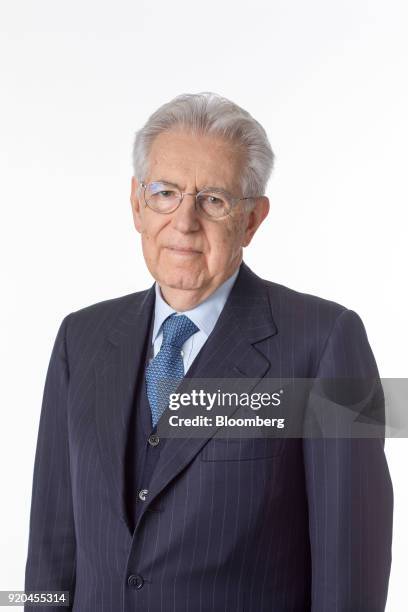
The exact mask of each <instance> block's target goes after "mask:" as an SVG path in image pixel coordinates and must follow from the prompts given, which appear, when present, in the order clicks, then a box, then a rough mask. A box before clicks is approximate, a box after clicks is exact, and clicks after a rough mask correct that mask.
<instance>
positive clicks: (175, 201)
mask: <svg viewBox="0 0 408 612" xmlns="http://www.w3.org/2000/svg"><path fill="white" fill-rule="evenodd" d="M140 186H141V187H142V188H143V197H144V201H145V204H146V206H148V207H149V208H150V209H151V210H154V211H155V212H157V213H160V214H163V215H167V214H169V213H172V212H174V211H175V210H176V209H177V208H178V207H179V206H180V204H181V202H182V201H183V198H184V196H185V195H192V196H194V197H195V205H196V209H197V210H199V211H200V212H201V213H203V214H204V215H205V216H207V217H210V218H211V219H223V218H224V217H227V216H228V215H229V214H230V213H231V211H232V208H233V207H234V206H236V205H237V204H238V202H239V201H241V200H251V199H253V197H254V196H251V197H246V198H238V197H235V196H233V195H231V194H230V193H228V192H227V191H224V190H223V189H214V188H212V189H203V190H202V191H199V192H198V193H197V194H196V193H186V192H184V193H183V192H182V191H180V189H179V188H178V187H177V185H174V184H173V183H167V182H164V181H153V182H151V183H148V184H146V183H144V182H143V181H141V182H140Z"/></svg>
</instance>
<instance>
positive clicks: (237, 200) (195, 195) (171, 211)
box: [139, 180, 262, 219]
mask: <svg viewBox="0 0 408 612" xmlns="http://www.w3.org/2000/svg"><path fill="white" fill-rule="evenodd" d="M152 183H164V184H166V185H172V187H176V188H177V191H178V192H179V193H180V196H181V197H180V201H179V203H178V204H177V206H176V207H175V208H173V209H172V210H169V211H167V212H163V211H159V210H155V209H154V208H151V207H150V206H149V205H148V203H147V201H146V188H147V187H148V186H149V185H151V184H152ZM139 186H140V187H143V200H144V203H145V206H147V207H148V208H150V210H152V211H153V212H156V213H158V214H159V215H171V213H173V212H174V211H176V210H177V209H178V208H179V207H180V205H181V203H182V201H183V199H184V196H185V195H191V196H194V200H195V209H196V210H199V211H200V212H202V213H203V214H204V215H205V216H206V217H207V218H208V219H226V218H227V217H229V215H230V214H231V212H232V209H233V207H234V206H236V205H237V203H238V202H240V201H241V200H256V199H257V198H259V197H262V196H247V197H245V198H238V197H236V196H233V195H232V194H230V193H229V192H228V191H225V190H223V189H219V190H218V191H219V193H224V194H226V195H227V196H228V198H229V200H230V201H231V207H230V210H229V211H228V213H227V214H226V215H223V216H222V217H216V216H214V217H212V216H211V215H209V214H207V213H206V212H205V211H203V210H202V209H201V207H198V206H197V198H198V196H199V195H200V194H202V193H206V192H207V191H211V189H209V190H207V189H201V191H198V192H197V193H188V192H187V191H184V192H183V191H181V189H180V188H179V187H178V186H177V185H174V184H173V183H168V182H167V181H150V182H149V183H145V182H144V181H142V180H141V181H139Z"/></svg>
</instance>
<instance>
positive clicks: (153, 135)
mask: <svg viewBox="0 0 408 612" xmlns="http://www.w3.org/2000/svg"><path fill="white" fill-rule="evenodd" d="M133 153H134V156H133V163H134V176H133V177H132V183H131V198H130V199H131V205H132V214H133V219H134V224H135V227H136V230H137V232H138V233H139V234H140V236H141V241H142V248H143V255H144V259H145V261H146V265H147V267H148V269H149V271H150V273H151V275H152V277H153V278H154V279H155V283H154V284H153V285H152V286H151V287H150V288H149V289H147V290H145V291H138V292H136V293H131V294H130V295H125V296H122V297H117V298H114V299H111V300H107V301H103V302H100V303H97V304H93V305H91V306H88V307H86V308H82V309H81V310H78V311H76V312H72V313H70V314H68V315H67V316H66V317H65V318H64V319H63V321H62V323H61V326H60V329H59V331H58V334H57V337H56V340H55V345H54V348H53V352H52V355H51V360H50V365H49V369H48V372H47V378H46V382H45V389H44V397H43V405H42V410H41V419H40V425H39V432H38V441H37V450H36V456H35V466H34V476H33V491H32V506H31V515H30V536H29V546H28V557H27V563H26V575H25V590H26V591H34V590H35V591H39V590H41V591H68V592H69V595H70V602H69V609H70V610H74V611H76V612H102V611H103V612H119V611H122V612H131V611H133V610H140V611H145V612H148V611H149V612H159V611H160V612H192V611H194V612H198V611H202V612H209V611H215V612H226V611H228V612H229V611H231V612H266V611H268V612H300V611H305V612H306V611H313V612H334V611H336V610H337V612H346V611H347V612H348V611H353V612H358V611H367V612H368V611H370V612H374V611H376V612H379V611H380V610H384V607H385V602H386V596H387V586H388V577H389V571H390V564H391V532H392V504H393V500H392V486H391V481H390V477H389V473H388V469H387V464H386V460H385V456H384V448H383V446H384V441H383V439H382V438H381V437H377V438H371V439H356V438H342V439H327V438H320V439H318V438H316V437H308V438H306V437H293V436H292V437H287V438H282V439H280V440H278V439H276V438H275V439H273V438H271V439H268V440H266V439H262V438H256V437H255V438H251V439H250V438H248V439H246V438H243V439H241V440H229V439H226V438H223V437H217V436H215V437H214V435H213V434H214V429H213V430H211V433H209V434H207V435H205V434H204V435H202V436H201V437H200V438H198V437H194V436H191V437H188V436H186V437H182V438H176V437H175V438H169V437H165V436H164V437H163V436H161V435H160V430H159V425H160V423H161V422H163V419H165V418H166V417H167V415H168V414H169V410H170V408H169V395H168V392H169V389H170V388H172V389H176V388H177V385H178V383H180V384H182V383H183V382H185V381H186V380H187V379H211V378H218V379H219V380H221V379H223V380H227V379H240V380H243V381H245V380H248V379H251V380H254V379H255V381H260V382H262V381H263V380H265V379H266V378H268V377H269V378H281V377H292V378H293V379H295V378H298V379H304V378H313V379H317V378H319V377H322V378H330V377H334V378H336V379H341V378H344V377H357V378H363V379H365V378H367V379H369V378H370V377H378V371H377V366H376V363H375V360H374V357H373V354H372V352H371V349H370V346H369V343H368V340H367V336H366V333H365V329H364V326H363V323H362V322H361V319H360V318H359V316H358V315H357V314H356V313H355V312H353V311H352V310H349V309H347V308H345V307H344V306H342V305H340V304H337V303H334V302H332V301H329V300H325V299H322V298H319V297H315V296H311V295H306V294H302V293H299V292H297V291H294V290H292V289H289V288H287V287H285V286H282V285H278V284H276V283H273V282H271V281H268V280H263V279H261V278H260V277H258V276H257V275H256V274H255V273H254V272H253V271H252V270H250V269H249V267H248V266H247V265H246V264H245V263H244V262H243V247H246V246H248V245H249V243H250V242H251V240H252V238H253V236H254V234H255V232H256V231H257V229H258V227H259V226H260V224H261V223H262V222H263V221H264V220H265V218H266V216H267V214H268V211H269V201H268V198H267V197H266V196H265V195H264V193H265V188H266V184H267V181H268V178H269V176H270V173H271V170H272V166H273V159H274V155H273V152H272V149H271V147H270V144H269V142H268V139H267V136H266V133H265V131H264V129H263V128H262V127H261V125H260V124H259V123H258V122H257V121H256V120H255V119H254V118H253V117H252V116H251V115H250V114H249V113H248V112H247V111H245V110H243V109H242V108H240V107H239V106H237V105H236V104H234V103H233V102H231V101H229V100H227V99H225V98H222V97H220V96H218V95H216V94H211V93H200V94H194V95H181V96H178V97H177V98H175V99H174V100H171V101H170V102H168V103H167V104H164V105H163V106H162V107H161V108H159V109H158V110H157V111H156V112H155V113H154V114H153V115H152V116H151V117H150V118H149V120H148V121H147V123H146V125H145V126H144V127H143V128H142V129H141V130H140V131H139V132H137V134H136V139H135V143H134V151H133ZM160 380H162V381H163V380H164V381H166V380H167V383H168V381H169V380H170V387H165V392H164V400H163V393H161V394H159V393H158V387H159V383H160ZM167 383H166V384H167ZM171 385H173V386H172V387H171ZM255 390H256V385H255ZM40 609H44V610H45V609H47V610H50V609H53V608H50V607H44V608H40Z"/></svg>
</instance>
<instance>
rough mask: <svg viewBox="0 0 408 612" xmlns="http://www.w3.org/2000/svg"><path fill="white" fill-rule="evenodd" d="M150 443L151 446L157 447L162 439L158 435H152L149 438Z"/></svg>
mask: <svg viewBox="0 0 408 612" xmlns="http://www.w3.org/2000/svg"><path fill="white" fill-rule="evenodd" d="M148 442H149V444H150V446H157V445H158V443H159V442H160V438H159V436H158V435H157V434H151V435H150V436H149V439H148Z"/></svg>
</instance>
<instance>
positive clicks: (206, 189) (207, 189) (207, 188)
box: [151, 179, 228, 192]
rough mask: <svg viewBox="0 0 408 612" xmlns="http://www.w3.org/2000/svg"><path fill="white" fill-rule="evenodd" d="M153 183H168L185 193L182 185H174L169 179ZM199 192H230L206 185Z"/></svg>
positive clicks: (222, 188)
mask: <svg viewBox="0 0 408 612" xmlns="http://www.w3.org/2000/svg"><path fill="white" fill-rule="evenodd" d="M151 182H152V183H167V184H168V185H171V186H172V187H177V189H179V190H180V191H183V190H182V189H181V187H180V185H177V183H173V182H172V181H168V180H167V179H157V180H156V181H151ZM199 191H226V192H228V189H225V187H218V186H216V185H204V186H203V187H202V188H201V189H199Z"/></svg>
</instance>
